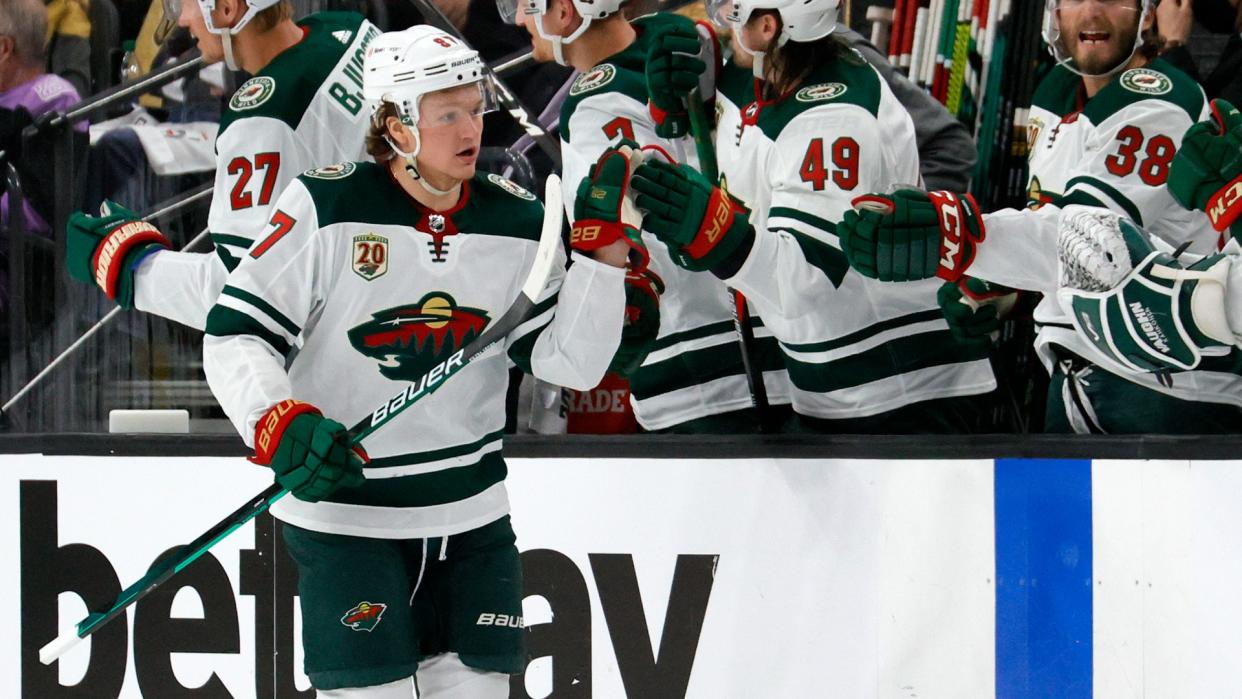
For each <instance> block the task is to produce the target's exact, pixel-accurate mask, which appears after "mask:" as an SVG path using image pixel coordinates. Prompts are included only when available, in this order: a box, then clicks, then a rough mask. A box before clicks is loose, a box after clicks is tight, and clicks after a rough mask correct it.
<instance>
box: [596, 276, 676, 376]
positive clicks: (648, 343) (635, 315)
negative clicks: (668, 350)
mask: <svg viewBox="0 0 1242 699" xmlns="http://www.w3.org/2000/svg"><path fill="white" fill-rule="evenodd" d="M663 293H664V280H663V279H661V278H660V275H658V274H656V273H655V272H653V271H652V270H650V269H647V270H644V271H643V272H641V273H638V274H635V273H634V272H629V273H628V274H626V275H625V326H624V327H622V329H621V345H620V347H618V348H617V354H616V356H614V357H613V358H612V364H610V365H609V366H608V371H611V372H613V373H616V374H620V375H621V376H624V377H629V376H630V375H631V374H633V373H634V372H635V371H637V370H638V367H640V366H642V363H643V360H644V359H646V358H647V354H648V353H650V352H651V348H652V347H653V346H654V345H655V341H656V337H658V336H659V334H660V295H661V294H663Z"/></svg>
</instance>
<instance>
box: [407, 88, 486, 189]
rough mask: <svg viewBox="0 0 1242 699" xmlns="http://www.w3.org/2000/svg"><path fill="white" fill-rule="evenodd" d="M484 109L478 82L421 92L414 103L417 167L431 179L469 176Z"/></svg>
mask: <svg viewBox="0 0 1242 699" xmlns="http://www.w3.org/2000/svg"><path fill="white" fill-rule="evenodd" d="M484 111H485V107H484V99H483V94H482V92H481V91H480V90H479V86H478V84H473V85H463V86H461V87H454V88H451V89H448V90H441V91H439V92H432V93H429V94H427V95H425V96H424V97H423V98H422V100H421V101H419V103H418V138H419V141H420V143H421V144H422V147H421V148H420V150H419V153H418V166H419V170H420V171H422V172H424V173H425V174H428V175H431V176H432V177H433V178H436V176H439V178H441V179H451V180H468V179H470V178H471V177H473V176H474V167H475V163H477V162H478V160H479V147H480V144H481V143H482V140H483V113H484ZM433 184H437V183H436V182H433ZM437 186H438V184H437Z"/></svg>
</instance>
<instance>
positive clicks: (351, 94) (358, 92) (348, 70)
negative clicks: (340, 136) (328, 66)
mask: <svg viewBox="0 0 1242 699" xmlns="http://www.w3.org/2000/svg"><path fill="white" fill-rule="evenodd" d="M377 36H379V29H377V28H376V27H375V26H374V25H368V26H367V30H366V33H365V34H363V35H362V38H361V40H360V41H359V42H358V47H357V48H356V49H354V52H353V53H352V54H349V60H347V61H343V62H342V63H339V64H337V66H336V70H334V71H332V75H330V76H328V80H329V81H331V84H330V85H329V86H328V95H329V96H330V97H331V98H332V103H333V104H335V105H336V106H337V107H338V108H340V109H341V110H342V111H344V112H345V113H346V114H348V115H349V116H350V117H356V116H358V113H359V112H361V111H362V107H363V106H364V105H365V104H366V100H364V99H363V97H362V60H363V58H364V57H365V56H366V54H367V46H369V45H370V44H371V40H372V39H374V38H375V37H377Z"/></svg>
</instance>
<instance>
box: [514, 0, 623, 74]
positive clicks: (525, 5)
mask: <svg viewBox="0 0 1242 699" xmlns="http://www.w3.org/2000/svg"><path fill="white" fill-rule="evenodd" d="M570 1H571V2H572V3H573V5H574V9H575V10H577V12H578V15H579V16H580V17H582V24H581V25H579V26H578V28H577V29H575V30H574V31H573V32H572V33H570V35H569V36H564V37H562V36H557V35H554V34H551V33H549V32H548V31H547V30H545V29H544V28H543V16H544V14H546V13H547V11H548V0H496V8H497V10H498V11H499V12H500V16H501V18H503V19H504V20H505V21H506V22H511V23H512V22H514V21H516V19H517V6H518V3H521V6H522V11H523V12H525V13H526V14H528V15H530V16H531V17H534V18H535V29H537V30H538V31H539V36H542V37H543V38H545V39H547V40H548V41H550V42H552V55H553V57H555V58H556V62H557V63H559V64H561V65H569V64H568V63H566V62H565V54H564V49H563V44H571V43H573V42H574V41H575V40H577V38H578V37H580V36H582V35H583V33H585V32H586V30H587V28H588V27H590V26H591V22H593V21H594V20H597V19H605V18H608V17H611V16H613V15H615V14H617V13H618V12H620V11H621V5H623V4H625V0H570Z"/></svg>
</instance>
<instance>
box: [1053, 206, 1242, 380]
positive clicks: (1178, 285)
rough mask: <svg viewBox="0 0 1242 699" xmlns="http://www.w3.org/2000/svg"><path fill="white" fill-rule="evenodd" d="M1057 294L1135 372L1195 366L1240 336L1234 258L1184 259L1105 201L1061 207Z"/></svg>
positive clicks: (1086, 331)
mask: <svg viewBox="0 0 1242 699" xmlns="http://www.w3.org/2000/svg"><path fill="white" fill-rule="evenodd" d="M1058 257H1059V269H1060V272H1059V274H1060V280H1059V288H1058V290H1057V298H1058V299H1059V301H1060V303H1061V307H1062V308H1063V309H1064V310H1065V312H1066V313H1067V314H1068V315H1069V316H1070V319H1071V322H1072V323H1073V325H1074V329H1075V330H1076V331H1077V332H1078V334H1079V336H1081V337H1082V338H1083V339H1084V340H1086V341H1087V342H1089V343H1091V345H1092V346H1094V347H1095V348H1096V349H1097V350H1099V351H1100V352H1101V353H1102V354H1103V355H1104V356H1105V357H1107V358H1108V359H1110V360H1112V361H1113V362H1115V363H1116V364H1117V365H1119V366H1120V367H1121V368H1122V369H1124V370H1126V371H1128V372H1131V373H1151V372H1156V373H1161V374H1165V373H1167V372H1169V371H1185V370H1190V369H1194V368H1195V367H1196V366H1198V365H1199V363H1200V361H1202V357H1203V355H1204V354H1205V353H1207V354H1213V353H1219V352H1221V351H1223V349H1224V348H1227V347H1229V346H1232V345H1236V344H1239V343H1242V337H1239V336H1238V335H1236V334H1235V332H1234V331H1233V330H1232V329H1231V328H1230V326H1229V321H1228V318H1227V316H1226V313H1225V300H1226V284H1227V279H1228V273H1229V268H1230V265H1231V264H1232V263H1233V261H1232V259H1231V258H1230V257H1228V256H1226V255H1220V254H1218V255H1211V256H1208V257H1205V258H1203V259H1201V260H1199V261H1198V262H1196V263H1194V264H1192V265H1190V266H1189V267H1184V266H1183V265H1182V264H1181V263H1180V262H1179V261H1178V260H1177V259H1176V258H1175V257H1174V256H1173V255H1170V254H1168V253H1167V252H1163V251H1160V250H1157V249H1156V248H1155V246H1153V245H1152V243H1151V241H1150V240H1149V239H1148V237H1147V234H1146V233H1144V232H1143V231H1142V230H1140V229H1139V228H1138V227H1136V226H1135V225H1134V224H1133V223H1131V222H1130V221H1129V220H1127V219H1124V218H1122V217H1120V216H1118V215H1117V214H1115V213H1113V212H1111V211H1108V210H1106V209H1095V208H1090V207H1082V206H1068V207H1066V208H1065V211H1064V212H1062V214H1061V222H1060V233H1059V241H1058Z"/></svg>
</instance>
